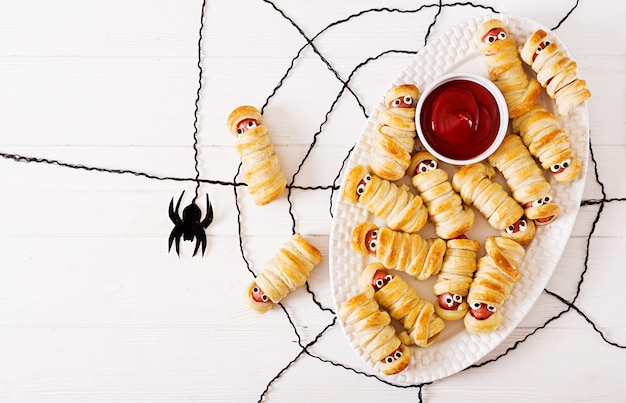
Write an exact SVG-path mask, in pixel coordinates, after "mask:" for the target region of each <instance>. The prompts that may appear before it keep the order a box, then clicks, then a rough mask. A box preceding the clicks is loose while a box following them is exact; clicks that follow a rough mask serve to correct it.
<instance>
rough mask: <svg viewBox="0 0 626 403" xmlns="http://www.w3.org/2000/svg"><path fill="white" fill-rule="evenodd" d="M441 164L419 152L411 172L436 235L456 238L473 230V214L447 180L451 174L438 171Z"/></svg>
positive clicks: (429, 155) (412, 160)
mask: <svg viewBox="0 0 626 403" xmlns="http://www.w3.org/2000/svg"><path fill="white" fill-rule="evenodd" d="M438 164H439V162H438V161H437V159H436V158H435V157H434V156H433V155H432V154H430V153H428V152H426V151H420V152H417V153H416V154H415V155H414V156H413V158H412V159H411V165H410V167H409V170H408V173H409V175H410V176H412V179H411V181H412V183H413V186H415V188H416V189H417V190H418V192H419V194H420V197H421V198H422V200H423V201H424V203H425V204H426V207H427V208H428V214H429V217H430V220H431V221H432V222H433V223H434V224H435V233H436V234H437V236H438V237H440V238H443V239H454V238H456V237H458V236H460V235H462V234H465V233H466V232H467V231H469V230H470V229H471V228H472V226H473V225H474V211H472V209H471V208H469V207H468V206H467V205H464V204H463V201H462V200H461V197H460V196H459V195H458V194H457V193H456V192H455V191H454V189H453V188H452V184H451V183H450V181H449V180H448V173H447V172H446V171H444V170H443V169H441V168H438Z"/></svg>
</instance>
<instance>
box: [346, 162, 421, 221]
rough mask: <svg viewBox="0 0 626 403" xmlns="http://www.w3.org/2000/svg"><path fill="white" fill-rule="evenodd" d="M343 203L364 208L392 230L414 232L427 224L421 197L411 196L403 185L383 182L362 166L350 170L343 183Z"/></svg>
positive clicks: (384, 180)
mask: <svg viewBox="0 0 626 403" xmlns="http://www.w3.org/2000/svg"><path fill="white" fill-rule="evenodd" d="M342 195H343V197H344V199H345V200H347V201H349V202H351V203H353V204H359V205H362V206H364V207H365V208H366V209H367V211H369V212H370V213H372V214H374V215H375V216H376V217H378V218H380V219H382V220H385V222H386V224H387V226H388V227H389V228H391V229H393V230H398V231H404V232H409V233H415V232H417V231H419V230H420V229H422V227H424V225H426V221H427V220H428V210H427V209H426V206H425V205H424V202H423V201H422V198H421V197H419V196H417V195H415V194H413V193H411V191H410V190H409V187H408V186H406V185H402V186H397V185H396V184H395V183H393V182H391V181H388V180H386V179H382V178H380V177H378V176H376V175H374V174H373V173H371V172H370V170H369V168H368V167H366V166H364V165H356V166H355V167H353V168H352V169H351V170H350V172H349V173H348V175H347V176H346V178H345V180H344V182H343V191H342Z"/></svg>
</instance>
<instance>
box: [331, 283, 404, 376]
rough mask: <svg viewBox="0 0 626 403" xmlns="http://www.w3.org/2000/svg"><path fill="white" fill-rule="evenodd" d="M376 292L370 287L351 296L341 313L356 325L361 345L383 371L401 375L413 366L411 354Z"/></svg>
mask: <svg viewBox="0 0 626 403" xmlns="http://www.w3.org/2000/svg"><path fill="white" fill-rule="evenodd" d="M373 294H374V293H373V291H372V290H371V289H369V290H366V291H364V292H362V293H360V294H357V295H355V296H354V297H352V298H350V299H348V300H347V301H346V302H345V303H343V304H342V305H341V306H340V307H339V309H338V311H337V316H338V317H339V319H341V320H342V321H343V322H344V323H346V324H347V325H349V326H351V327H352V330H354V333H355V335H356V338H357V339H358V341H359V345H360V346H361V347H362V348H363V350H365V352H366V353H367V355H368V356H369V357H370V359H371V360H372V361H373V363H374V364H376V365H378V369H379V370H380V371H381V372H382V373H383V374H385V375H393V374H397V373H399V372H401V371H403V370H404V369H406V367H408V366H409V364H410V362H411V354H410V352H409V348H408V347H407V346H406V345H405V344H404V343H402V341H400V338H399V337H398V335H397V334H396V330H395V328H394V327H393V325H392V324H391V317H390V316H389V314H388V313H387V312H385V311H382V310H381V309H380V307H379V306H378V303H377V302H376V300H374V298H373Z"/></svg>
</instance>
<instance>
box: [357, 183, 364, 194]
mask: <svg viewBox="0 0 626 403" xmlns="http://www.w3.org/2000/svg"><path fill="white" fill-rule="evenodd" d="M364 192H365V185H364V184H360V185H359V186H357V187H356V194H358V195H359V196H360V195H362V194H363V193H364Z"/></svg>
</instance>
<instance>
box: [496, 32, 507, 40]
mask: <svg viewBox="0 0 626 403" xmlns="http://www.w3.org/2000/svg"><path fill="white" fill-rule="evenodd" d="M505 38H506V32H504V31H500V32H499V33H498V39H505Z"/></svg>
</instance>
